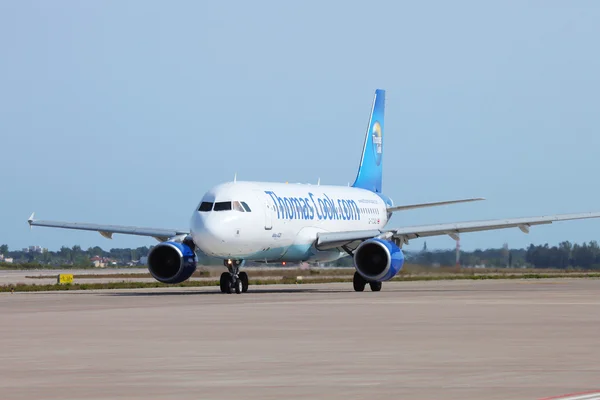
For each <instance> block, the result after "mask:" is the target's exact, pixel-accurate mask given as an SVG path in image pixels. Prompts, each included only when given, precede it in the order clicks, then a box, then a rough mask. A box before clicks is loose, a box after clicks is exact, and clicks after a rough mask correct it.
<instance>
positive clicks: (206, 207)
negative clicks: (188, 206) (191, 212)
mask: <svg viewBox="0 0 600 400" xmlns="http://www.w3.org/2000/svg"><path fill="white" fill-rule="evenodd" d="M212 206H213V203H209V202H208V201H203V202H202V203H201V204H200V207H199V208H198V211H202V212H206V211H210V210H212Z"/></svg>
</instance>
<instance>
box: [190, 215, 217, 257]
mask: <svg viewBox="0 0 600 400" xmlns="http://www.w3.org/2000/svg"><path fill="white" fill-rule="evenodd" d="M192 237H193V238H194V243H196V246H198V247H199V248H200V250H202V251H203V252H204V253H207V254H209V255H214V254H215V253H216V252H217V250H218V249H219V248H220V247H222V246H223V245H224V244H225V238H224V235H223V229H222V228H221V224H219V221H217V219H216V218H213V216H212V215H211V214H209V213H200V212H196V213H195V215H194V218H193V223H192Z"/></svg>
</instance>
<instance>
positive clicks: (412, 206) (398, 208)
mask: <svg viewBox="0 0 600 400" xmlns="http://www.w3.org/2000/svg"><path fill="white" fill-rule="evenodd" d="M480 200H485V199H484V198H483V197H476V198H473V199H461V200H448V201H436V202H434V203H420V204H408V205H405V206H394V207H388V208H387V210H388V212H395V211H404V210H412V209H415V208H424V207H437V206H445V205H448V204H458V203H469V202H471V201H480Z"/></svg>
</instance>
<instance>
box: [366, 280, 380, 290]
mask: <svg viewBox="0 0 600 400" xmlns="http://www.w3.org/2000/svg"><path fill="white" fill-rule="evenodd" d="M369 286H371V291H372V292H379V291H381V282H369Z"/></svg>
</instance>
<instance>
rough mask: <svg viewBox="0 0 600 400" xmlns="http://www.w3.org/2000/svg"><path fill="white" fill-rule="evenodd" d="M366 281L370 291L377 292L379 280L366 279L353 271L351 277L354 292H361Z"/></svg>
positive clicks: (379, 284)
mask: <svg viewBox="0 0 600 400" xmlns="http://www.w3.org/2000/svg"><path fill="white" fill-rule="evenodd" d="M367 283H368V284H369V286H370V287H371V291H372V292H379V291H380V290H381V282H372V281H367V280H366V279H365V278H363V276H362V275H361V274H359V273H358V272H354V278H353V279H352V285H353V286H354V291H355V292H362V291H364V290H365V286H367Z"/></svg>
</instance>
